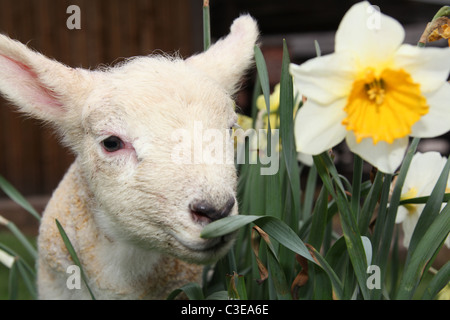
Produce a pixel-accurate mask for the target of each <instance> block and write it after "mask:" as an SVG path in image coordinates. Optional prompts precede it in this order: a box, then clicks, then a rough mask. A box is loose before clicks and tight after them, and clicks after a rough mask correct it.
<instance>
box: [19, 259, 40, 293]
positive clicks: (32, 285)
mask: <svg viewBox="0 0 450 320" xmlns="http://www.w3.org/2000/svg"><path fill="white" fill-rule="evenodd" d="M17 268H18V271H19V274H20V275H21V277H22V279H23V282H24V283H25V286H26V288H27V290H28V292H29V293H30V295H31V297H32V298H33V299H35V300H36V299H37V298H38V294H37V288H36V274H35V273H34V271H33V270H31V269H30V268H29V266H28V265H27V264H26V263H25V262H24V260H23V259H18V260H17Z"/></svg>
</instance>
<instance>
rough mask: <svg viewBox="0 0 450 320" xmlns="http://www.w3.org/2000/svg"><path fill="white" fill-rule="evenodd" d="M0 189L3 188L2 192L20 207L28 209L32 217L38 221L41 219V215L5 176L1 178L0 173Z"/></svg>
mask: <svg viewBox="0 0 450 320" xmlns="http://www.w3.org/2000/svg"><path fill="white" fill-rule="evenodd" d="M0 189H2V190H3V192H4V193H6V195H7V196H8V197H10V198H11V200H13V201H14V202H16V203H17V204H18V205H20V206H21V207H22V208H24V209H25V210H26V211H28V212H29V213H30V214H31V215H32V216H33V217H35V218H36V219H37V220H38V221H40V220H41V216H40V215H39V213H37V211H36V210H35V209H34V208H33V206H32V205H31V204H30V203H29V202H28V201H27V199H25V198H24V197H23V196H22V194H21V193H20V192H19V191H17V189H16V188H14V187H13V186H12V185H11V184H10V183H9V182H8V181H7V180H6V179H5V178H3V177H2V176H1V175H0Z"/></svg>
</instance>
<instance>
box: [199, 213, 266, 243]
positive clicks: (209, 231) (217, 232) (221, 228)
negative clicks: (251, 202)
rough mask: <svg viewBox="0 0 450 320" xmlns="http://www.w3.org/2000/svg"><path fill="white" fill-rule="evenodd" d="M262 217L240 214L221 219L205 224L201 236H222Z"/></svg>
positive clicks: (206, 237)
mask: <svg viewBox="0 0 450 320" xmlns="http://www.w3.org/2000/svg"><path fill="white" fill-rule="evenodd" d="M261 217H262V216H251V215H238V216H231V217H226V218H223V219H219V220H217V221H214V222H212V223H210V224H208V225H207V226H205V227H204V228H203V230H202V232H201V234H200V237H202V238H205V239H208V238H216V237H221V236H224V235H226V234H229V233H232V232H235V231H237V230H239V229H240V228H242V227H243V226H245V225H247V224H249V223H251V222H253V221H255V220H258V219H260V218H261Z"/></svg>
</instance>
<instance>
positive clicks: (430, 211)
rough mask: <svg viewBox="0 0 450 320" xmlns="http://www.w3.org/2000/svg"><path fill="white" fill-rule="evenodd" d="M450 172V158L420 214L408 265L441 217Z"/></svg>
mask: <svg viewBox="0 0 450 320" xmlns="http://www.w3.org/2000/svg"><path fill="white" fill-rule="evenodd" d="M449 172H450V158H449V159H448V160H447V162H446V164H445V166H444V168H443V169H442V172H441V174H440V176H439V179H438V181H437V182H436V185H435V186H434V188H433V191H432V192H431V195H430V197H429V199H428V201H427V203H426V204H425V207H424V208H423V211H422V213H421V214H420V217H419V220H418V221H417V224H416V226H415V228H414V232H413V234H412V236H411V241H410V243H409V247H408V255H407V258H406V263H408V260H409V257H410V256H411V254H412V253H413V252H414V250H415V248H416V245H417V243H418V242H419V241H420V240H421V239H422V237H423V235H424V234H425V232H426V231H427V230H428V228H429V226H430V225H431V224H432V223H433V221H434V220H435V219H436V217H437V216H438V215H439V212H440V211H441V207H442V200H443V197H444V193H445V189H446V188H447V180H448V176H449Z"/></svg>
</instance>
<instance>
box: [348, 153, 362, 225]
mask: <svg viewBox="0 0 450 320" xmlns="http://www.w3.org/2000/svg"><path fill="white" fill-rule="evenodd" d="M362 173H363V160H362V159H361V157H360V156H358V155H357V154H355V155H354V157H353V182H352V199H351V208H352V213H353V216H354V217H355V218H356V219H358V217H359V210H360V205H361V204H360V200H361V199H360V198H361V180H362Z"/></svg>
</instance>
